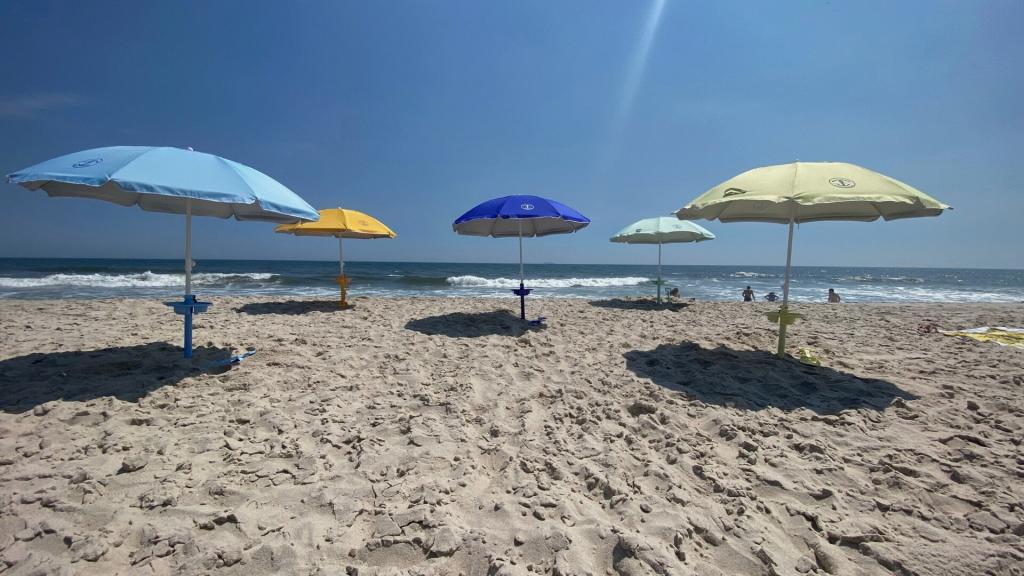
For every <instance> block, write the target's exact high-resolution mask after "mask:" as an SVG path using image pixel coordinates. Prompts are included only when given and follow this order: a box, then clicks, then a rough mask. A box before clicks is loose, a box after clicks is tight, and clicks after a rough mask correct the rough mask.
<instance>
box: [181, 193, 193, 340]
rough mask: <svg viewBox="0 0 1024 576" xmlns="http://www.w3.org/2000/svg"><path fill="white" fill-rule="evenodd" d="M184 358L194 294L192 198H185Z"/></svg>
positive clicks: (189, 335)
mask: <svg viewBox="0 0 1024 576" xmlns="http://www.w3.org/2000/svg"><path fill="white" fill-rule="evenodd" d="M184 300H185V301H184V310H182V312H183V313H184V316H185V342H184V348H185V358H191V357H192V315H193V314H194V313H195V307H194V306H193V304H192V303H193V302H195V296H193V295H192V199H191V198H189V199H186V200H185V298H184Z"/></svg>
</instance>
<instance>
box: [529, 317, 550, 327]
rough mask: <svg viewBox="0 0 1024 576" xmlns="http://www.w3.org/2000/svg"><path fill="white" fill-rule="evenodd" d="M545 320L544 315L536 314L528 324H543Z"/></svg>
mask: <svg viewBox="0 0 1024 576" xmlns="http://www.w3.org/2000/svg"><path fill="white" fill-rule="evenodd" d="M545 320H547V318H545V317H544V316H537V319H536V320H530V326H543V325H544V321H545Z"/></svg>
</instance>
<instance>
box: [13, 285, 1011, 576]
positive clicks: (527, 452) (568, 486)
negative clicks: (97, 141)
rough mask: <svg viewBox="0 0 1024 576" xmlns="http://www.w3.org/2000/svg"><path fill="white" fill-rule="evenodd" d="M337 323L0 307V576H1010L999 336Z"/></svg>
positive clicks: (227, 306)
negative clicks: (781, 335)
mask: <svg viewBox="0 0 1024 576" xmlns="http://www.w3.org/2000/svg"><path fill="white" fill-rule="evenodd" d="M354 302H355V304H356V307H355V308H354V309H351V310H347V311H343V312H342V311H338V310H336V308H335V307H334V303H333V302H323V301H315V300H286V301H282V300H280V299H267V298H217V299H215V301H214V306H213V308H212V309H211V312H210V313H209V314H205V315H202V316H199V317H198V320H197V323H196V357H195V359H194V360H193V362H192V363H191V364H190V363H187V362H186V361H184V360H182V359H181V358H180V355H181V350H180V348H179V346H180V338H181V320H180V318H179V317H177V316H175V315H173V314H172V313H171V312H170V311H169V310H168V309H166V307H165V306H163V305H161V304H160V303H159V302H158V301H152V300H100V301H84V300H77V301H13V300H4V301H0V342H2V346H0V403H2V411H0V559H2V562H0V573H3V574H5V575H7V574H12V575H13V574H19V575H20V574H206V573H217V574H246V575H256V574H270V573H284V574H359V575H366V574H453V575H454V574H465V575H475V574H481V575H482V574H493V575H497V574H501V575H504V574H528V573H538V574H556V575H558V574H560V575H568V574H594V575H603V574H623V575H640V574H680V575H683V574H706V575H717V574H798V573H818V574H842V575H855V574H902V575H908V574H915V575H943V574H949V575H954V574H956V575H976V574H1024V538H1022V537H1024V478H1022V477H1024V453H1022V449H1021V440H1022V425H1024V351H1021V350H1018V349H1011V348H1003V347H999V346H997V345H995V344H991V343H979V342H974V341H969V340H962V339H959V338H952V337H947V336H943V335H941V334H937V333H920V332H919V331H918V328H919V326H921V325H925V324H934V325H937V326H938V327H940V328H968V327H973V326H981V325H1005V326H1024V307H1021V306H1020V305H996V304H978V305H923V304H914V305H909V304H908V305H884V304H878V305H840V306H832V307H829V306H825V305H801V306H799V307H798V309H799V311H801V312H804V313H806V314H807V319H806V320H805V321H802V322H800V323H798V324H797V325H796V326H795V327H793V329H792V330H791V336H790V349H791V350H793V351H795V350H796V349H797V348H799V347H804V346H806V347H810V348H812V349H813V350H815V351H816V352H817V353H818V356H819V357H820V359H821V363H822V366H821V367H820V368H818V367H812V366H807V365H803V364H799V363H797V362H794V361H791V360H778V359H776V358H774V357H773V356H772V355H771V354H769V352H768V351H770V350H773V349H774V343H775V330H774V328H773V326H772V325H771V324H770V323H768V321H767V320H766V319H765V318H764V312H767V311H768V310H769V309H771V308H772V307H771V306H769V305H763V304H755V305H743V304H739V303H736V304H732V303H706V302H696V303H692V304H688V305H679V306H674V307H671V308H665V309H655V308H653V307H652V306H651V305H650V304H648V303H644V302H636V301H626V300H611V301H594V302H588V301H585V300H542V299H537V300H533V301H532V302H531V303H530V308H531V312H532V313H533V314H534V315H536V314H538V313H542V314H544V315H545V316H547V317H548V325H547V326H546V327H545V328H543V329H530V330H525V329H523V328H522V326H521V325H520V324H519V321H518V319H517V317H516V316H515V315H514V308H513V306H514V305H515V302H514V301H513V300H511V299H501V300H489V299H459V298H449V299H432V298H408V299H370V298H357V299H355V300H354ZM247 347H254V348H256V349H257V350H258V352H257V354H256V355H254V356H252V357H251V358H249V359H247V360H245V361H244V362H243V363H242V364H241V365H239V366H236V367H234V368H232V369H230V370H228V371H217V370H204V369H203V367H204V366H206V365H207V364H208V363H209V362H211V361H212V360H214V359H217V358H223V357H225V356H227V355H228V354H229V353H239V352H241V351H244V350H245V349H246V348H247Z"/></svg>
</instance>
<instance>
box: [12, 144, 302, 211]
mask: <svg viewBox="0 0 1024 576" xmlns="http://www.w3.org/2000/svg"><path fill="white" fill-rule="evenodd" d="M7 181H8V182H11V183H14V184H20V185H21V186H24V187H25V188H28V189H29V190H38V189H42V190H43V191H44V192H46V193H47V194H49V195H50V196H78V197H83V198H96V199H98V200H106V201H107V202H113V203H115V204H120V205H121V206H138V207H139V208H142V209H143V210H148V211H150V212H169V213H172V214H185V213H186V212H187V211H188V210H189V209H191V212H192V214H193V215H195V216H216V217H218V218H230V217H232V216H234V217H235V218H236V219H238V220H264V221H270V222H282V223H284V222H295V221H297V220H299V219H305V220H316V219H317V218H318V217H319V216H318V215H317V212H316V210H315V209H314V208H313V207H312V206H310V205H309V204H307V203H306V201H305V200H303V199H302V198H300V197H299V196H298V195H297V194H295V193H294V192H292V191H291V190H289V189H288V188H286V187H285V186H284V185H282V184H281V183H280V182H278V181H277V180H274V179H273V178H271V177H270V176H267V175H266V174H263V173H262V172H260V171H258V170H255V169H253V168H250V167H248V166H246V165H244V164H239V163H238V162H232V161H231V160H228V159H226V158H221V157H219V156H214V155H212V154H206V153H203V152H195V151H193V150H186V149H181V148H168V147H153V146H111V147H108V148H94V149H92V150H83V151H81V152H74V153H72V154H67V155H65V156H60V157H58V158H54V159H52V160H47V161H46V162H42V163H40V164H36V165H35V166H30V167H28V168H25V169H24V170H19V171H17V172H15V173H13V174H11V175H9V176H7Z"/></svg>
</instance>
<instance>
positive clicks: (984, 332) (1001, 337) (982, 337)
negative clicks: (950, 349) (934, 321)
mask: <svg viewBox="0 0 1024 576" xmlns="http://www.w3.org/2000/svg"><path fill="white" fill-rule="evenodd" d="M942 333H943V334H945V335H946V336H963V337H964V338H973V339H974V340H978V341H980V342H995V343H996V344H999V345H1000V346H1009V347H1011V348H1024V328H1007V327H1005V326H994V327H993V326H981V327H980V328H968V329H966V330H942Z"/></svg>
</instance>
